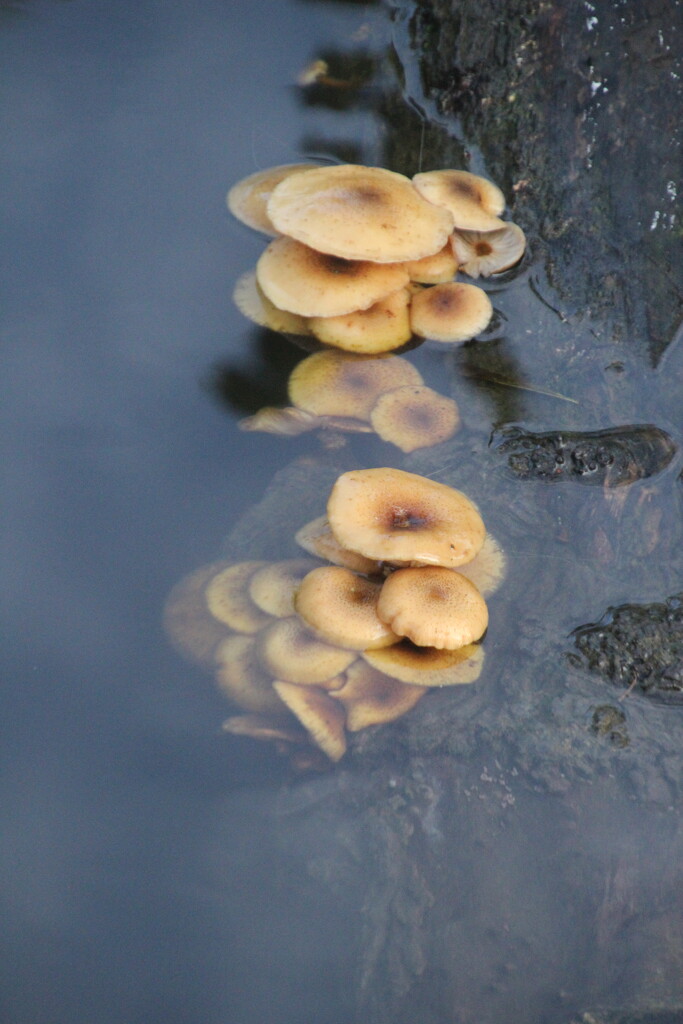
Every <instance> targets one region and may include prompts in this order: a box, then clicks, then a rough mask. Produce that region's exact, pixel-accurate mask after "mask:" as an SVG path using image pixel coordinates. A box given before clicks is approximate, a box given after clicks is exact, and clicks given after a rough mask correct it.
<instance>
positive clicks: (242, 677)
mask: <svg viewBox="0 0 683 1024" xmlns="http://www.w3.org/2000/svg"><path fill="white" fill-rule="evenodd" d="M216 685H217V686H218V689H219V690H220V691H221V692H222V693H223V694H224V695H225V696H226V697H228V698H229V699H230V700H231V701H233V702H234V703H235V704H237V705H238V706H239V707H241V708H244V710H245V711H259V712H260V711H265V712H266V713H271V712H272V713H274V714H278V713H282V710H283V708H282V703H281V701H280V699H279V698H278V695H277V694H276V693H275V690H274V689H273V677H272V676H270V675H268V674H267V673H266V672H265V671H264V669H263V668H262V666H261V663H260V662H259V659H258V655H257V652H256V637H254V636H244V635H240V636H229V637H228V638H227V640H224V641H223V642H222V643H221V644H220V646H219V647H218V649H217V651H216Z"/></svg>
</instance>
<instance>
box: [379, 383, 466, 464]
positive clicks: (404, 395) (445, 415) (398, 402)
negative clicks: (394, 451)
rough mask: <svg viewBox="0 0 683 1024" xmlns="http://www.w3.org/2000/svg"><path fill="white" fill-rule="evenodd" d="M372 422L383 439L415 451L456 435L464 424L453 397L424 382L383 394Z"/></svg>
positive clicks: (408, 450) (405, 450)
mask: <svg viewBox="0 0 683 1024" xmlns="http://www.w3.org/2000/svg"><path fill="white" fill-rule="evenodd" d="M370 423H371V425H372V427H373V428H374V430H375V432H376V433H377V434H378V436H379V437H381V438H382V440H383V441H389V442H390V443H391V444H395V445H396V447H397V448H400V449H401V451H403V452H414V451H415V450H416V449H418V448H428V447H430V446H431V445H434V444H441V442H442V441H446V440H448V438H449V437H452V436H453V434H454V433H455V432H456V430H457V429H458V427H459V426H460V414H459V412H458V407H457V405H456V403H455V402H454V401H453V399H452V398H447V397H446V396H445V395H440V394H439V392H438V391H433V390H432V388H428V387H424V386H421V385H417V386H405V387H402V388H394V389H393V390H392V391H387V392H385V393H384V394H383V395H380V397H379V398H378V399H377V401H376V402H375V405H374V406H373V409H372V412H371V413H370Z"/></svg>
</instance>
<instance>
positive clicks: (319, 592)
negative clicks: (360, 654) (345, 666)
mask: <svg viewBox="0 0 683 1024" xmlns="http://www.w3.org/2000/svg"><path fill="white" fill-rule="evenodd" d="M380 588H381V585H380V584H379V583H373V582H372V580H368V579H366V578H365V577H364V576H358V575H356V573H355V572H352V571H351V570H350V569H344V568H343V567H341V566H337V565H330V566H323V567H322V568H320V569H314V570H313V571H312V572H309V574H308V575H307V576H306V577H305V579H304V580H303V582H302V584H301V586H300V587H299V589H298V591H297V594H296V597H295V598H294V606H295V608H296V610H297V613H298V614H299V615H300V616H301V618H302V619H303V620H304V622H305V623H306V624H307V625H308V626H309V627H310V628H311V629H312V630H313V632H314V633H316V634H317V635H318V636H320V637H322V638H323V639H324V640H327V641H328V643H332V644H337V645H338V646H339V647H348V648H350V649H351V650H354V651H364V650H365V649H366V648H371V647H386V646H387V645H388V644H394V643H396V641H397V640H398V637H397V636H396V635H395V634H394V633H393V632H392V631H391V630H390V629H388V628H387V626H386V625H385V624H384V622H382V620H381V619H380V618H379V617H378V615H377V610H376V609H377V599H378V597H379V593H380Z"/></svg>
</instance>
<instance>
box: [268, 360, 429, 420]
mask: <svg viewBox="0 0 683 1024" xmlns="http://www.w3.org/2000/svg"><path fill="white" fill-rule="evenodd" d="M403 384H422V377H421V376H420V373H419V372H418V370H416V369H415V367H414V366H413V364H412V363H411V362H409V361H408V360H407V359H403V358H402V357H401V356H387V355H384V356H375V357H371V356H358V355H352V354H350V353H348V352H315V353H314V354H313V355H312V356H308V357H307V358H306V359H303V360H302V361H301V362H300V363H299V364H298V365H297V366H295V368H294V369H293V370H292V373H291V374H290V377H289V384H288V387H289V398H290V401H291V402H292V403H293V405H295V406H297V407H298V408H299V409H304V410H305V411H306V412H309V413H313V414H314V415H317V416H356V417H358V418H359V419H368V418H369V416H370V412H371V410H372V407H373V405H374V404H375V402H376V401H377V399H378V398H379V396H380V395H381V394H382V392H384V391H388V390H390V389H391V388H398V387H401V386H402V385H403Z"/></svg>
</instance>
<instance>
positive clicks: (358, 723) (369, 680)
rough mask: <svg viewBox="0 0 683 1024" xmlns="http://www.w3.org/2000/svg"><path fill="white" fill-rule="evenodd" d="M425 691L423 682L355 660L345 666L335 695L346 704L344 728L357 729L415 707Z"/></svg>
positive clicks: (378, 722)
mask: <svg viewBox="0 0 683 1024" xmlns="http://www.w3.org/2000/svg"><path fill="white" fill-rule="evenodd" d="M424 694H425V688H424V687H422V686H411V685H410V684H407V683H402V682H399V680H398V679H393V678H392V677H391V676H386V675H384V674H383V673H382V672H378V671H377V669H374V668H372V666H371V665H369V664H368V663H367V662H366V661H357V662H355V664H353V665H352V666H351V667H350V668H349V669H348V670H347V672H346V681H345V683H344V685H343V686H342V687H341V688H340V689H338V690H335V691H334V699H335V700H338V701H339V702H340V703H341V704H343V705H344V707H345V708H346V728H347V729H348V730H349V732H357V731H358V730H359V729H367V728H368V727H369V726H371V725H381V724H383V723H385V722H394V721H395V720H396V719H397V718H400V717H401V716H402V715H405V713H406V712H407V711H410V710H411V708H414V707H415V705H416V704H417V702H418V701H419V700H420V698H421V697H423V696H424Z"/></svg>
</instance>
